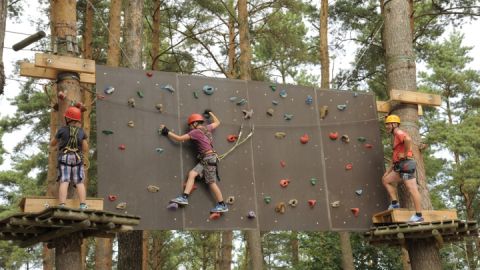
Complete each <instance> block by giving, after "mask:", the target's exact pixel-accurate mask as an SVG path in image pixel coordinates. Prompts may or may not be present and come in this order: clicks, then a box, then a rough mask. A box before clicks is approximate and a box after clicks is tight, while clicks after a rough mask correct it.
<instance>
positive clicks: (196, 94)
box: [193, 91, 198, 99]
mask: <svg viewBox="0 0 480 270" xmlns="http://www.w3.org/2000/svg"><path fill="white" fill-rule="evenodd" d="M193 97H194V98H196V99H198V93H197V91H193Z"/></svg>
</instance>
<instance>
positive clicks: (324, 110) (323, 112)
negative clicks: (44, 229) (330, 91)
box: [320, 105, 328, 119]
mask: <svg viewBox="0 0 480 270" xmlns="http://www.w3.org/2000/svg"><path fill="white" fill-rule="evenodd" d="M327 115H328V106H326V105H324V106H322V107H320V119H325V117H327Z"/></svg>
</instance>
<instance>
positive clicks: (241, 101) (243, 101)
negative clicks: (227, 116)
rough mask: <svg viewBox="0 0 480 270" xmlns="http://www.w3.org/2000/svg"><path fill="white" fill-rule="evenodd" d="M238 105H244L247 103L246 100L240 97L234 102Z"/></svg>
mask: <svg viewBox="0 0 480 270" xmlns="http://www.w3.org/2000/svg"><path fill="white" fill-rule="evenodd" d="M236 104H237V105H238V106H242V105H245V104H247V100H246V99H244V98H242V99H241V100H239V101H237V103H236Z"/></svg>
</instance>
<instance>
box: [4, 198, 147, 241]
mask: <svg viewBox="0 0 480 270" xmlns="http://www.w3.org/2000/svg"><path fill="white" fill-rule="evenodd" d="M139 223H140V217H137V216H131V215H125V214H118V213H112V212H106V211H101V210H80V209H74V208H68V207H58V206H56V207H49V208H47V209H45V210H43V211H41V212H38V213H19V214H14V215H11V216H9V217H7V218H5V219H3V220H0V240H12V241H14V242H16V243H18V244H19V246H21V247H28V246H31V245H34V244H37V243H40V242H47V243H50V242H52V241H53V240H55V239H57V238H59V237H62V236H65V235H69V234H72V233H79V234H81V237H82V238H86V237H90V236H95V237H113V236H114V233H116V232H120V231H128V230H133V226H135V225H138V224H139Z"/></svg>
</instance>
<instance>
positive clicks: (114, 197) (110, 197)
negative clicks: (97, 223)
mask: <svg viewBox="0 0 480 270" xmlns="http://www.w3.org/2000/svg"><path fill="white" fill-rule="evenodd" d="M116 199H117V195H108V200H109V201H111V202H113V201H115V200H116Z"/></svg>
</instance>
